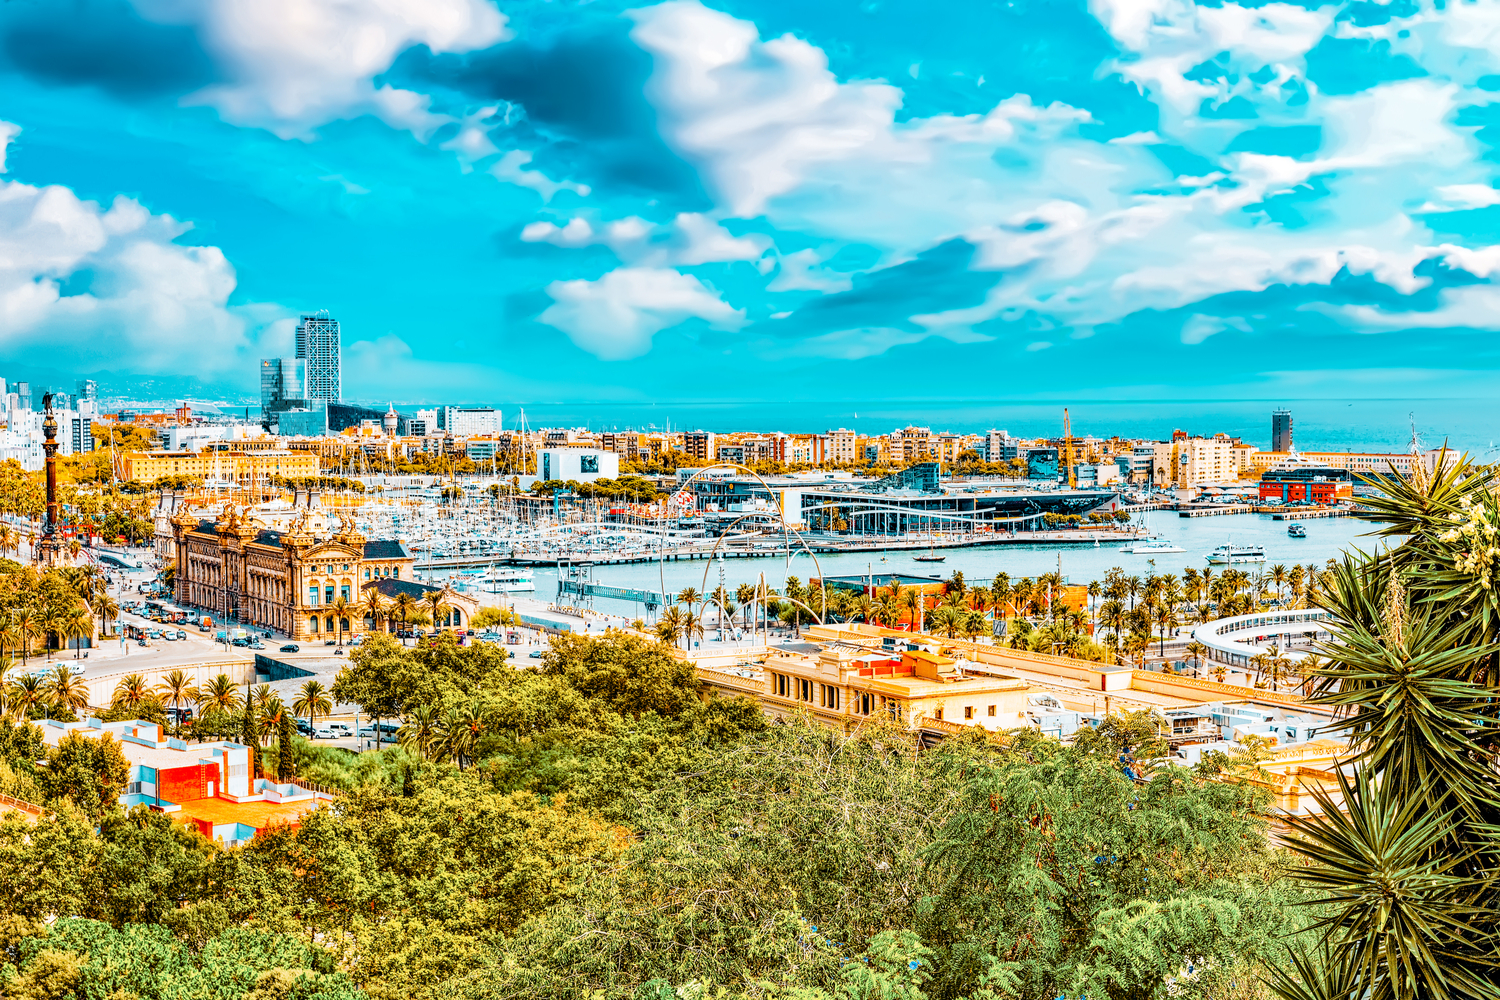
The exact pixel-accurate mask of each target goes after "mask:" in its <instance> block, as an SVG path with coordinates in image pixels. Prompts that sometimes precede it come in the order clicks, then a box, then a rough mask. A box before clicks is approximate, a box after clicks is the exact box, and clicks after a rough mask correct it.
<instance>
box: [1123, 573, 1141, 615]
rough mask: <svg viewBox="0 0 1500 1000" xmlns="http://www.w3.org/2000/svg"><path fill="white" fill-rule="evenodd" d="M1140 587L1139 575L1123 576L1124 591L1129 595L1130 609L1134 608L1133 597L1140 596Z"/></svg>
mask: <svg viewBox="0 0 1500 1000" xmlns="http://www.w3.org/2000/svg"><path fill="white" fill-rule="evenodd" d="M1141 587H1142V583H1141V578H1140V577H1138V576H1128V577H1126V578H1125V593H1126V594H1127V595H1129V597H1130V610H1132V611H1134V610H1135V599H1136V598H1137V597H1138V596H1140V593H1141Z"/></svg>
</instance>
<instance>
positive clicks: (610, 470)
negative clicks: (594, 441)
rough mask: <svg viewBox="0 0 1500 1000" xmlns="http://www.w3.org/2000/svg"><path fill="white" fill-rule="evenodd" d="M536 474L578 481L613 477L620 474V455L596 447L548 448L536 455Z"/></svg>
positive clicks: (585, 481) (589, 481) (545, 478)
mask: <svg viewBox="0 0 1500 1000" xmlns="http://www.w3.org/2000/svg"><path fill="white" fill-rule="evenodd" d="M537 475H539V476H540V477H541V478H542V479H543V480H548V479H561V480H564V481H566V480H569V479H574V480H577V481H578V482H580V483H591V482H593V481H594V480H596V479H615V478H618V477H619V475H620V456H619V455H616V454H615V453H614V452H612V451H600V450H599V449H597V448H548V449H546V450H545V451H543V452H542V453H541V454H540V455H539V456H538V461H537Z"/></svg>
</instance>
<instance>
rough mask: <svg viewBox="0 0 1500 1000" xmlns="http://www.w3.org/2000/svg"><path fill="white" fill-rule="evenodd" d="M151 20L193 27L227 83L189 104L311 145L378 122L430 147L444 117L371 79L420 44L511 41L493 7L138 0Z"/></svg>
mask: <svg viewBox="0 0 1500 1000" xmlns="http://www.w3.org/2000/svg"><path fill="white" fill-rule="evenodd" d="M133 2H134V4H135V6H136V8H137V9H138V10H139V11H140V12H141V14H142V15H143V16H145V17H147V18H149V19H151V20H153V21H157V22H160V23H168V24H191V25H194V26H195V27H196V28H197V29H198V31H199V34H200V36H201V37H202V39H203V42H204V45H205V47H206V48H207V49H208V50H209V51H210V52H211V53H212V54H213V56H214V57H215V60H216V62H217V63H218V68H219V71H220V73H221V74H222V75H223V76H224V77H226V78H227V79H226V82H224V83H217V84H213V85H211V86H209V87H205V88H204V89H203V90H201V91H199V92H198V93H196V94H194V95H191V96H190V97H189V98H187V99H186V103H189V104H207V105H210V106H212V107H214V108H216V109H217V110H218V112H219V114H220V115H221V116H222V117H223V118H224V120H225V121H228V122H231V123H233V124H236V125H250V126H256V127H260V128H265V129H269V130H270V131H272V132H274V133H276V134H277V135H279V136H281V137H282V138H293V137H303V138H305V137H307V136H308V135H310V134H311V132H312V131H313V129H315V128H317V126H319V125H322V124H325V123H326V122H330V121H334V120H336V119H340V118H353V117H357V116H359V115H363V114H373V115H376V116H377V117H379V118H380V119H382V120H383V121H385V122H387V123H388V124H390V125H392V126H393V127H396V128H402V129H410V130H411V131H412V132H413V133H415V134H416V135H417V136H418V137H419V138H425V137H426V136H427V135H429V134H430V133H431V131H432V130H433V129H434V128H436V127H437V126H438V125H441V124H443V123H444V122H446V121H449V120H450V119H448V118H447V117H446V116H440V115H434V114H433V113H431V112H430V111H429V110H428V98H427V97H426V96H424V95H422V94H417V93H414V92H412V91H407V90H398V89H395V88H392V87H390V86H382V87H380V88H378V89H377V88H376V86H375V84H374V78H375V77H376V76H378V75H379V74H380V73H383V72H384V71H385V70H387V69H389V68H390V65H391V63H392V62H393V61H394V60H395V58H396V56H397V55H399V54H400V53H401V52H403V51H405V50H406V49H409V48H411V47H413V46H416V45H425V46H427V47H428V48H429V49H431V50H432V51H433V52H469V51H473V50H475V49H481V48H486V47H488V46H490V45H493V44H495V43H496V42H499V41H501V40H503V39H505V38H507V37H509V33H508V32H507V31H506V28H505V22H506V18H505V15H503V14H501V13H500V12H499V11H498V10H496V9H495V7H494V5H493V4H491V3H488V2H486V0H133Z"/></svg>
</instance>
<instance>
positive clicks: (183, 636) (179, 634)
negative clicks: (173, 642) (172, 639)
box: [177, 629, 187, 639]
mask: <svg viewBox="0 0 1500 1000" xmlns="http://www.w3.org/2000/svg"><path fill="white" fill-rule="evenodd" d="M177 638H179V639H186V638H187V633H186V632H184V631H183V630H182V629H178V630H177Z"/></svg>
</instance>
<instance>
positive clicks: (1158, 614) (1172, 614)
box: [1151, 602, 1177, 656]
mask: <svg viewBox="0 0 1500 1000" xmlns="http://www.w3.org/2000/svg"><path fill="white" fill-rule="evenodd" d="M1151 617H1152V618H1153V619H1154V620H1155V622H1156V627H1157V629H1158V630H1159V631H1160V638H1161V641H1160V642H1159V643H1158V644H1157V648H1156V654H1157V655H1158V656H1166V655H1167V630H1168V629H1172V628H1176V627H1177V609H1176V608H1175V607H1173V606H1172V605H1170V604H1167V603H1166V602H1163V603H1161V604H1158V605H1157V606H1156V607H1155V609H1153V611H1152V614H1151Z"/></svg>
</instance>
